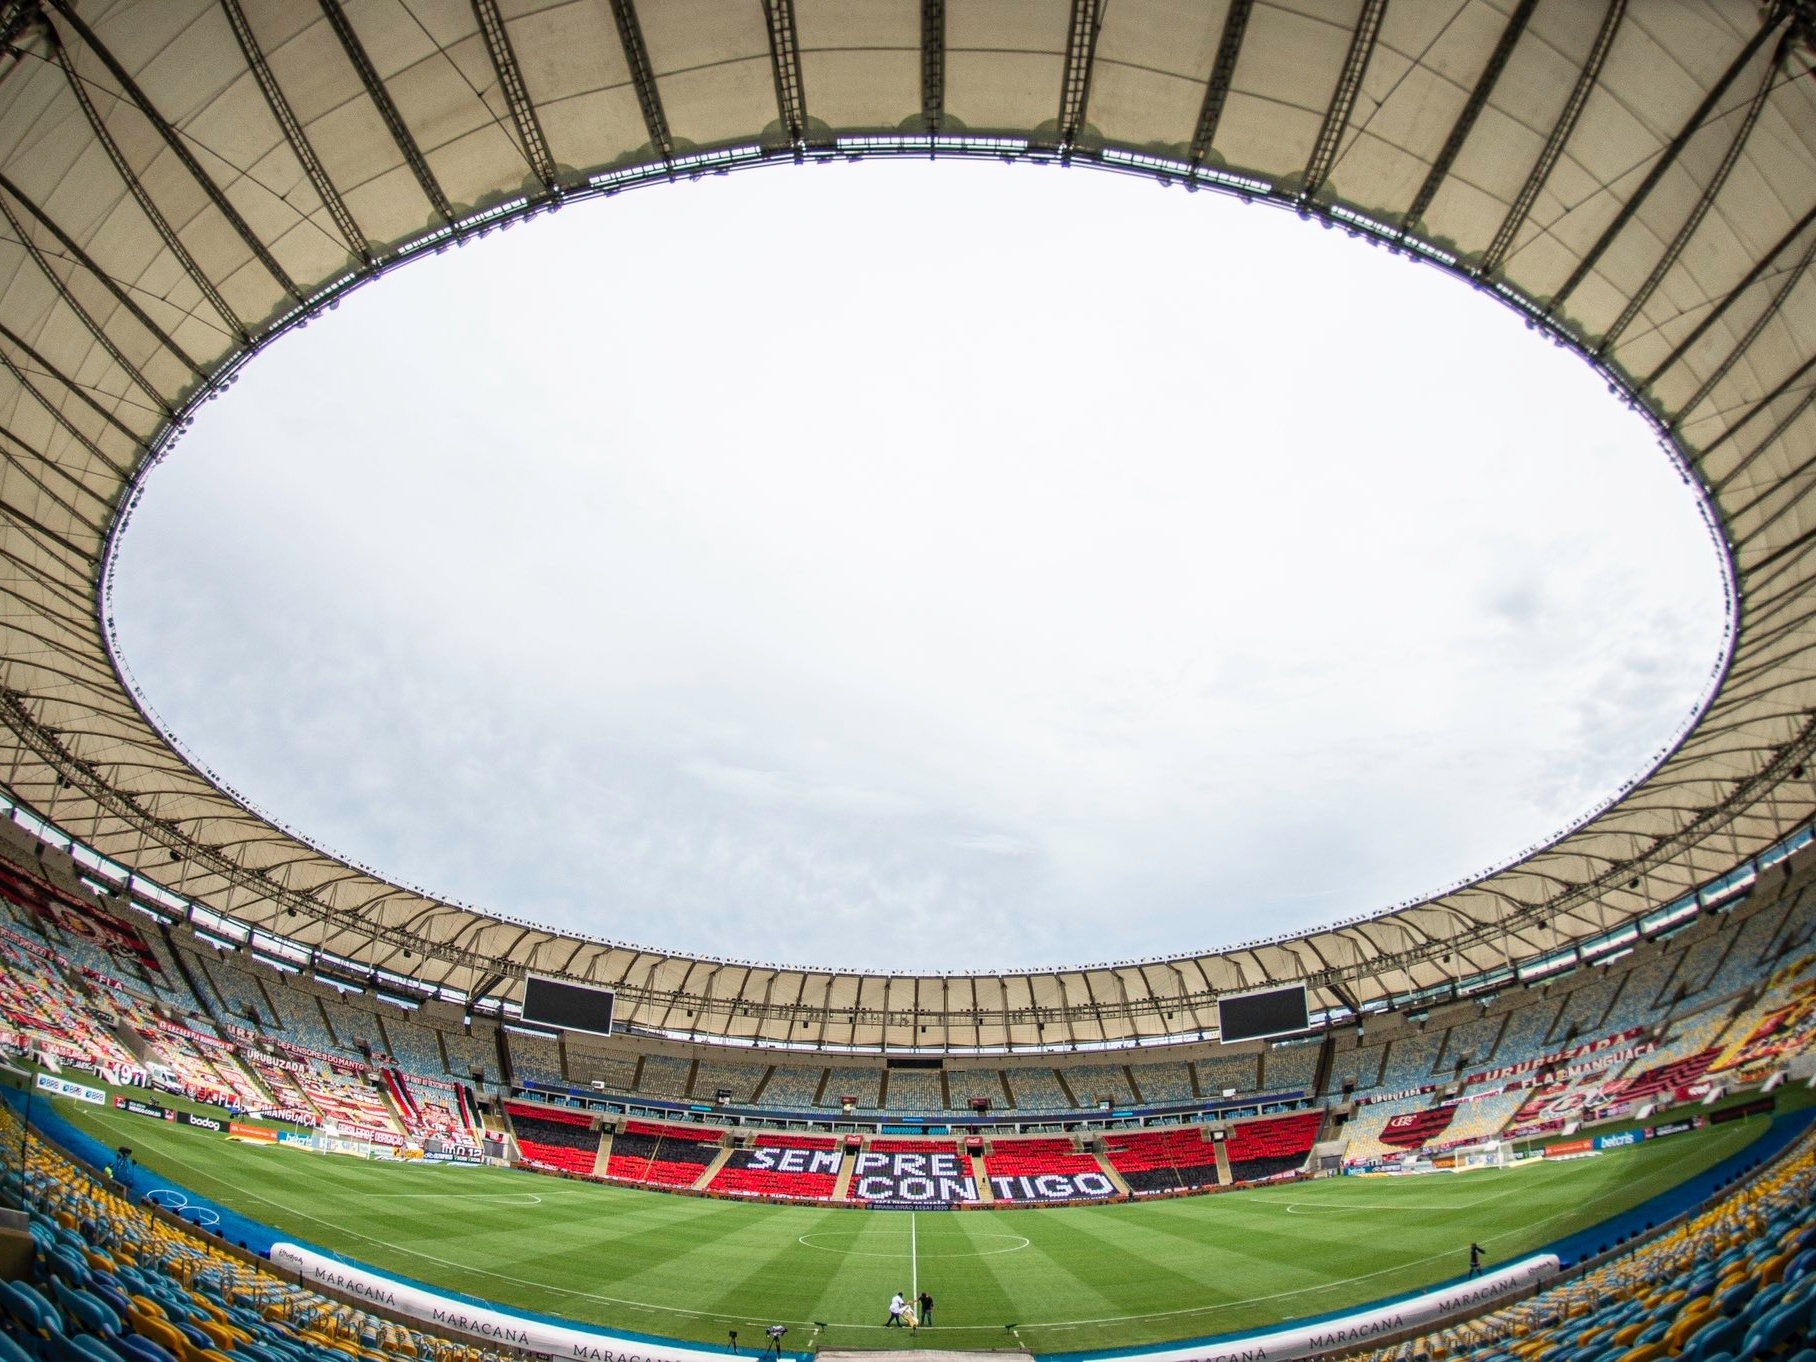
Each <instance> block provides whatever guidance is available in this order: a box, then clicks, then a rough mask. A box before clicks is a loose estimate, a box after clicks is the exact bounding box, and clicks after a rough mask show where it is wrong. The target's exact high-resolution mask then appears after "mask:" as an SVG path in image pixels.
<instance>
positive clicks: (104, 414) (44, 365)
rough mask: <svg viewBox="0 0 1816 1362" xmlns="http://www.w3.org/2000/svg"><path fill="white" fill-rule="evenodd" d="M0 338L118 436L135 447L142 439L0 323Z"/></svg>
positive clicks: (119, 471)
mask: <svg viewBox="0 0 1816 1362" xmlns="http://www.w3.org/2000/svg"><path fill="white" fill-rule="evenodd" d="M0 336H4V337H5V338H6V339H7V340H9V341H11V342H12V343H13V344H14V345H15V346H17V347H18V348H19V349H21V350H23V351H24V352H25V354H26V357H27V358H29V359H30V360H31V362H32V363H33V364H36V365H37V366H38V367H39V368H40V369H42V370H43V371H44V372H45V373H47V374H49V375H50V376H51V377H52V378H54V379H56V380H57V382H59V383H61V384H62V385H63V387H64V389H65V390H66V391H67V392H68V393H69V394H70V395H71V396H72V397H74V398H75V399H76V400H77V401H78V402H80V403H82V405H83V406H85V407H87V408H88V409H89V410H90V411H92V412H93V413H94V414H95V415H96V416H99V417H100V418H101V419H102V420H103V421H105V422H107V424H108V425H110V426H112V427H113V428H114V429H115V430H117V431H119V432H120V434H122V435H124V436H125V437H126V438H127V439H128V440H130V441H132V443H133V444H134V445H135V446H136V445H137V444H138V443H139V442H140V440H141V438H142V437H141V436H140V434H139V433H138V432H137V431H136V430H134V429H133V428H132V427H131V426H129V425H126V424H125V423H124V422H122V421H121V420H120V419H119V418H118V417H117V416H115V415H114V414H113V413H112V412H110V411H109V410H107V408H106V407H104V406H102V405H101V404H100V403H99V402H97V401H95V399H94V398H93V397H92V396H91V395H90V394H89V391H88V389H87V388H84V387H82V386H81V385H80V384H78V383H76V382H75V380H73V379H72V378H70V376H69V375H68V374H66V373H64V372H63V371H62V370H61V369H59V368H58V367H57V366H56V365H54V364H52V363H51V362H50V361H49V360H48V359H46V358H44V356H43V355H41V354H39V353H38V352H37V351H36V350H35V349H33V348H32V346H30V345H29V344H27V343H26V341H25V338H24V337H22V336H19V335H17V334H15V333H14V332H13V330H12V328H11V327H8V326H6V325H5V324H4V323H0ZM99 457H100V458H101V460H102V461H103V462H104V463H106V464H107V466H108V467H109V468H110V469H112V470H113V472H114V473H115V474H116V475H118V476H119V477H121V478H125V477H128V476H129V473H128V471H127V469H126V468H125V467H124V466H123V465H121V464H118V463H115V462H114V461H113V460H111V459H109V458H107V456H106V455H101V456H99Z"/></svg>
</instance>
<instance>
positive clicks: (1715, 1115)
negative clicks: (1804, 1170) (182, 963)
mask: <svg viewBox="0 0 1816 1362" xmlns="http://www.w3.org/2000/svg"><path fill="white" fill-rule="evenodd" d="M39 1082H40V1083H42V1082H43V1080H42V1079H40V1080H39ZM1777 1105H1778V1099H1777V1098H1776V1097H1755V1098H1754V1099H1753V1100H1752V1101H1751V1102H1742V1103H1741V1104H1740V1105H1739V1106H1737V1107H1728V1108H1725V1109H1724V1110H1722V1111H1713V1112H1710V1113H1709V1124H1710V1125H1716V1126H1718V1125H1721V1124H1723V1123H1724V1122H1727V1121H1744V1120H1746V1119H1747V1118H1748V1117H1750V1116H1770V1115H1771V1114H1772V1112H1773V1109H1774V1108H1775V1107H1776V1106H1777Z"/></svg>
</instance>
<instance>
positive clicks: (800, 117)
mask: <svg viewBox="0 0 1816 1362" xmlns="http://www.w3.org/2000/svg"><path fill="white" fill-rule="evenodd" d="M763 19H764V25H763V26H764V28H765V29H767V30H768V33H769V67H770V72H771V74H772V75H773V76H774V77H775V82H776V116H777V118H778V119H780V120H781V124H782V135H783V136H784V137H786V138H787V139H788V145H789V146H791V147H794V148H795V149H796V150H797V151H798V150H799V149H800V147H801V145H802V144H803V143H804V142H806V140H807V91H806V88H805V87H804V86H803V85H802V84H801V50H800V41H799V39H798V38H797V37H796V34H795V12H794V0H763Z"/></svg>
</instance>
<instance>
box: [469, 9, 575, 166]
mask: <svg viewBox="0 0 1816 1362" xmlns="http://www.w3.org/2000/svg"><path fill="white" fill-rule="evenodd" d="M473 17H474V18H475V19H477V20H478V21H479V31H480V33H482V34H483V35H484V36H485V40H486V51H487V52H488V53H489V54H490V55H491V58H492V73H493V74H494V75H496V76H497V77H498V88H499V90H501V91H502V92H503V93H504V102H505V103H506V105H508V106H509V107H510V110H511V121H512V122H513V123H515V124H516V125H517V140H518V141H519V142H521V143H522V144H523V154H524V158H525V159H526V160H527V161H529V163H530V169H531V170H533V171H534V172H535V173H536V178H537V179H539V180H541V181H542V186H543V188H544V189H550V190H552V189H554V188H555V158H554V157H553V156H552V155H550V154H549V144H548V139H547V138H545V137H544V136H543V135H542V120H541V119H540V118H538V117H537V116H536V102H535V101H534V100H532V99H531V98H530V91H529V87H528V86H526V85H525V84H524V83H523V70H522V68H521V67H519V66H518V65H517V53H516V52H515V51H514V50H513V49H512V47H511V35H510V33H509V31H508V30H507V29H506V28H505V26H504V16H503V15H501V14H500V13H499V12H498V0H473Z"/></svg>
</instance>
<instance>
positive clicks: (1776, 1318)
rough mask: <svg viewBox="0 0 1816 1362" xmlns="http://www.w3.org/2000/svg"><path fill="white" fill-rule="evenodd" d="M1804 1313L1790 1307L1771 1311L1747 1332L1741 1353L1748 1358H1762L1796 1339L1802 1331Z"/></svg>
mask: <svg viewBox="0 0 1816 1362" xmlns="http://www.w3.org/2000/svg"><path fill="white" fill-rule="evenodd" d="M1803 1316H1804V1312H1803V1311H1801V1310H1799V1309H1797V1308H1796V1307H1795V1306H1791V1307H1789V1308H1786V1309H1782V1310H1773V1311H1771V1312H1770V1313H1768V1314H1767V1315H1766V1316H1765V1318H1763V1319H1761V1320H1758V1321H1757V1322H1755V1323H1754V1325H1753V1327H1752V1328H1751V1329H1749V1330H1748V1331H1747V1337H1746V1341H1745V1342H1744V1343H1742V1344H1741V1351H1742V1352H1743V1353H1745V1354H1746V1355H1747V1356H1749V1357H1763V1356H1766V1355H1767V1354H1769V1353H1773V1352H1776V1351H1777V1350H1778V1349H1779V1347H1780V1346H1782V1345H1783V1344H1785V1343H1788V1342H1790V1341H1791V1340H1792V1339H1793V1338H1796V1337H1797V1336H1798V1335H1799V1334H1800V1333H1801V1332H1802V1330H1803Z"/></svg>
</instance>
